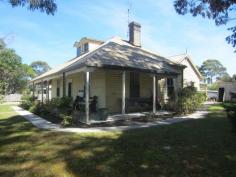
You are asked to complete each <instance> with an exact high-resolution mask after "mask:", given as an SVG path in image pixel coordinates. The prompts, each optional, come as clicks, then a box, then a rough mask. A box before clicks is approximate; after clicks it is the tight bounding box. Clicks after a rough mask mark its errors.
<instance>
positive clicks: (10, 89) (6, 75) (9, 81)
mask: <svg viewBox="0 0 236 177" xmlns="http://www.w3.org/2000/svg"><path fill="white" fill-rule="evenodd" d="M33 76H34V71H33V70H32V68H31V67H30V66H28V65H25V64H22V62H21V57H20V56H18V55H17V54H16V53H15V51H14V50H12V49H7V48H6V49H4V50H0V94H2V95H4V94H9V93H15V92H18V91H21V90H22V89H23V88H24V87H25V86H26V83H27V81H28V80H29V79H30V78H32V77H33Z"/></svg>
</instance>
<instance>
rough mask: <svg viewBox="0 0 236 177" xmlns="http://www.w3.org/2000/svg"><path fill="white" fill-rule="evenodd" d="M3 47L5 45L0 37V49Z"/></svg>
mask: <svg viewBox="0 0 236 177" xmlns="http://www.w3.org/2000/svg"><path fill="white" fill-rule="evenodd" d="M5 47H6V43H5V42H4V40H3V39H2V38H0V50H3V49H5Z"/></svg>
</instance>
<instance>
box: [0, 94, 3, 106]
mask: <svg viewBox="0 0 236 177" xmlns="http://www.w3.org/2000/svg"><path fill="white" fill-rule="evenodd" d="M3 99H4V95H1V94H0V104H1V103H3Z"/></svg>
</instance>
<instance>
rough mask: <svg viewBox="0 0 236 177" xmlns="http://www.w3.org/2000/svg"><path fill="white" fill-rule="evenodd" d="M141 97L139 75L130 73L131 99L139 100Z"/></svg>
mask: <svg viewBox="0 0 236 177" xmlns="http://www.w3.org/2000/svg"><path fill="white" fill-rule="evenodd" d="M139 96H140V82H139V73H136V72H131V73H130V97H131V98H138V97H139Z"/></svg>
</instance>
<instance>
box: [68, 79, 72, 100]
mask: <svg viewBox="0 0 236 177" xmlns="http://www.w3.org/2000/svg"><path fill="white" fill-rule="evenodd" d="M71 96H72V82H69V83H68V97H71Z"/></svg>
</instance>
